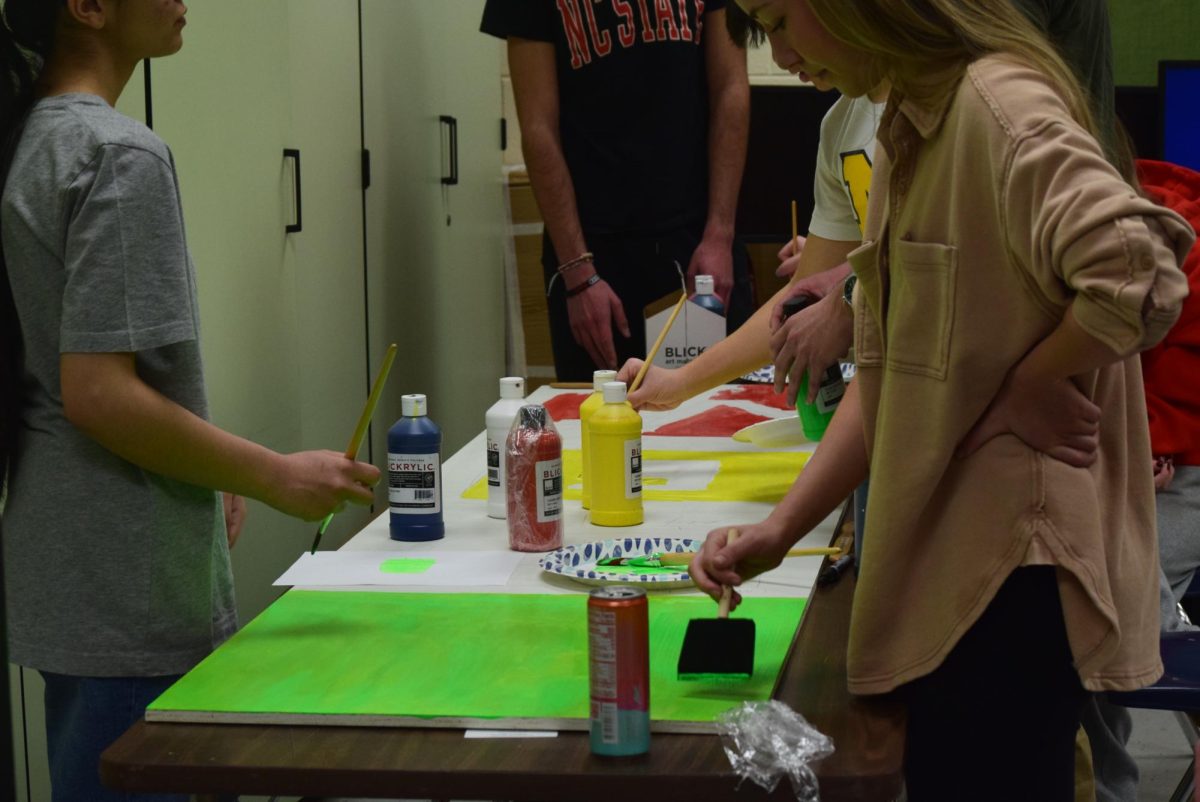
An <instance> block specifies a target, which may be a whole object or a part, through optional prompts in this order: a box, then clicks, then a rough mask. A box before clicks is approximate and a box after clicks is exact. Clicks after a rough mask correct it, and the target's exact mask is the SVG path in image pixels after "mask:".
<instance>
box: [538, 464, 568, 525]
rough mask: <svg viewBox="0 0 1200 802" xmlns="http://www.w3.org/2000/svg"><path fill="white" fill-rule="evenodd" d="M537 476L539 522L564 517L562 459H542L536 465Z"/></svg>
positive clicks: (542, 522)
mask: <svg viewBox="0 0 1200 802" xmlns="http://www.w3.org/2000/svg"><path fill="white" fill-rule="evenodd" d="M534 471H535V473H534V476H536V477H537V519H538V523H540V524H544V523H546V522H547V521H557V520H558V519H559V518H561V517H562V492H563V491H562V460H561V459H548V460H540V461H538V462H537V463H536V465H535V466H534Z"/></svg>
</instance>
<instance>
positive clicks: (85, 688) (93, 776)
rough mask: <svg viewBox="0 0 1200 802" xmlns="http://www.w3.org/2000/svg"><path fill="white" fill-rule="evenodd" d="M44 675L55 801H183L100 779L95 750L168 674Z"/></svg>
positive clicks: (133, 717)
mask: <svg viewBox="0 0 1200 802" xmlns="http://www.w3.org/2000/svg"><path fill="white" fill-rule="evenodd" d="M40 673H41V675H42V678H43V679H44V680H45V681H46V742H47V746H48V747H49V753H50V787H51V796H52V798H53V800H54V802H79V801H80V800H88V802H134V800H137V801H138V802H187V800H188V798H189V797H188V796H187V795H186V794H182V795H179V794H127V793H125V792H123V791H113V790H110V789H108V788H105V787H104V786H103V785H101V784H100V753H101V752H103V751H104V750H105V749H107V748H108V746H109V744H111V743H112V742H113V741H115V740H117V738H119V737H120V736H121V735H122V734H123V733H124V732H125V730H127V729H129V728H130V727H131V726H133V724H134V723H135V722H137V721H138V720H139V719H141V717H142V714H143V713H144V712H145V711H146V705H148V704H150V703H151V702H153V701H154V700H155V699H156V698H157V697H158V695H159V694H161V693H162V692H163V691H165V690H166V689H167V688H168V687H169V686H170V685H171V683H173V682H174V681H175V680H177V679H179V677H178V676H172V677H71V676H65V675H63V674H52V673H50V672H48V671H42V672H40Z"/></svg>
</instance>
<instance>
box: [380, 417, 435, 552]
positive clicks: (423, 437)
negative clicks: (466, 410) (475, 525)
mask: <svg viewBox="0 0 1200 802" xmlns="http://www.w3.org/2000/svg"><path fill="white" fill-rule="evenodd" d="M427 410H428V407H427V405H426V402H425V396H424V395H420V394H417V395H405V396H401V398H400V414H401V417H400V420H398V421H396V422H395V423H394V424H393V425H392V428H390V429H388V511H389V520H390V525H389V529H390V532H391V536H392V540H410V541H414V540H438V539H440V538H443V537H445V536H446V524H445V523H444V522H443V520H442V457H441V452H442V430H441V429H439V428H438V426H437V424H436V423H434V422H433V421H431V420H430V419H429V418H428V417H426V412H427Z"/></svg>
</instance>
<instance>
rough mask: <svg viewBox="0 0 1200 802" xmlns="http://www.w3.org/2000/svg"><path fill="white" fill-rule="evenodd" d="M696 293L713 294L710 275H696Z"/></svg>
mask: <svg viewBox="0 0 1200 802" xmlns="http://www.w3.org/2000/svg"><path fill="white" fill-rule="evenodd" d="M696 294H697V295H712V294H713V277H712V276H696Z"/></svg>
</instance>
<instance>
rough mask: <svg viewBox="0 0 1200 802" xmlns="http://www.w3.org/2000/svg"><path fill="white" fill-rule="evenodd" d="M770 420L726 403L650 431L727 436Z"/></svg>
mask: <svg viewBox="0 0 1200 802" xmlns="http://www.w3.org/2000/svg"><path fill="white" fill-rule="evenodd" d="M765 420H771V419H770V418H767V417H765V416H763V415H756V414H755V413H753V412H747V411H746V410H744V409H739V408H738V407H731V406H729V405H728V404H721V405H720V406H716V407H713V408H712V409H706V410H705V411H704V412H701V413H699V414H698V415H693V416H691V417H690V418H684V419H683V420H677V421H675V422H674V423H668V424H666V425H663V426H660V427H658V428H657V429H655V430H654V431H652V432H646V434H654V435H658V436H659V437H729V436H730V435H732V434H733V433H734V432H736V431H740V430H741V429H744V428H746V427H747V426H749V425H751V424H753V423H759V422H761V421H765Z"/></svg>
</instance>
